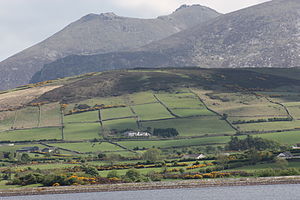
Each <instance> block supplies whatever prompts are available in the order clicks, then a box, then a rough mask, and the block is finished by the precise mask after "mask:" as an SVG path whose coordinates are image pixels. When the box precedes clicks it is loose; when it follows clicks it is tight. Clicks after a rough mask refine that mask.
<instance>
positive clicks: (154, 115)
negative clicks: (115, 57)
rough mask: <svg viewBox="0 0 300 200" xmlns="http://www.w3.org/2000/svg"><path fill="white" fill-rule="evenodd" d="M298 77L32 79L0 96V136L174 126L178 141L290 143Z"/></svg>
mask: <svg viewBox="0 0 300 200" xmlns="http://www.w3.org/2000/svg"><path fill="white" fill-rule="evenodd" d="M280 74H284V75H283V76H282V75H280ZM299 74H300V70H299V69H285V70H284V69H261V70H260V69H198V68H187V69H180V68H178V69H176V68H173V69H146V70H129V71H125V70H123V71H112V72H103V73H90V74H85V75H82V76H77V77H69V78H64V79H58V80H53V81H47V82H43V83H38V84H31V85H27V86H24V87H20V88H16V89H14V90H10V91H6V92H3V93H2V94H0V102H1V107H0V109H1V112H0V120H1V126H0V131H1V133H0V140H1V141H25V140H26V141H28V140H35V141H39V140H50V141H57V140H61V139H64V140H66V141H77V142H80V141H87V140H93V139H95V138H99V139H101V138H102V139H103V138H104V139H106V138H112V139H114V138H115V139H117V140H120V139H121V140H122V138H123V137H122V136H121V134H122V132H124V131H125V130H126V129H132V130H145V129H151V130H153V129H154V128H176V129H177V130H178V131H179V136H178V138H175V139H176V140H179V139H180V140H181V139H182V142H183V143H182V144H181V143H178V145H185V143H186V144H190V143H189V142H191V141H189V140H190V139H189V138H190V137H193V138H198V139H197V140H195V141H194V142H196V143H197V141H198V142H200V143H201V141H202V142H204V141H206V142H204V143H220V144H222V143H224V142H225V141H228V139H229V138H230V137H229V136H230V135H234V134H240V135H243V134H254V135H256V134H260V135H259V136H262V137H266V138H273V137H274V139H276V138H277V139H278V141H279V142H281V143H284V144H285V143H287V144H290V143H295V142H300V141H299V140H298V139H299V138H298V139H296V140H294V139H293V140H291V138H294V137H295V134H296V135H297V134H298V129H299V126H300V121H299V119H300V114H299V113H300V110H299V109H300V103H299V101H300V98H299V95H298V93H299V90H300V87H299V86H300V80H299ZM295 77H296V78H295ZM61 108H63V110H62V111H63V113H62V112H61V111H60V110H61ZM258 108H259V109H258ZM216 124H218V125H217V126H216ZM62 126H63V127H64V128H63V130H64V132H63V133H62V132H61V127H62ZM277 132H279V133H277ZM62 134H63V135H62ZM152 139H155V138H152ZM277 139H276V140H277ZM173 140H174V138H172V139H171V141H173ZM185 140H186V141H185ZM147 141H148V140H147V139H146V140H145V144H143V142H140V143H135V145H139V146H141V147H142V146H143V145H148V142H147ZM184 141H185V142H184ZM162 142H163V141H162ZM121 143H123V142H121ZM133 143H134V142H133ZM196 143H195V145H196ZM126 144H127V143H126V142H124V145H125V146H126ZM170 144H172V145H174V144H173V143H170ZM157 145H159V144H158V143H157ZM162 145H163V143H162ZM167 146H168V145H167ZM130 148H131V147H130Z"/></svg>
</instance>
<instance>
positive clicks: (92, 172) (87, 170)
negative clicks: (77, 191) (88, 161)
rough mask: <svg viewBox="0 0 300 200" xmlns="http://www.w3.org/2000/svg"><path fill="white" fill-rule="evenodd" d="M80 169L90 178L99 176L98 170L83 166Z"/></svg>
mask: <svg viewBox="0 0 300 200" xmlns="http://www.w3.org/2000/svg"><path fill="white" fill-rule="evenodd" d="M81 168H82V170H83V171H84V172H85V173H86V174H89V175H91V176H98V175H99V173H98V170H97V169H96V168H95V167H93V166H89V165H83V166H81Z"/></svg>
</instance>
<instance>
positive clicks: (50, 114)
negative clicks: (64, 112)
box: [39, 103, 61, 127]
mask: <svg viewBox="0 0 300 200" xmlns="http://www.w3.org/2000/svg"><path fill="white" fill-rule="evenodd" d="M60 119H61V116H60V106H59V104H58V103H52V104H47V105H42V106H41V119H40V123H39V126H40V127H44V126H59V125H60Z"/></svg>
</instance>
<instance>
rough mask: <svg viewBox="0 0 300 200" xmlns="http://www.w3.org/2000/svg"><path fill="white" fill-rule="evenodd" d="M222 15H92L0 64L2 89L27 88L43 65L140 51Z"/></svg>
mask: <svg viewBox="0 0 300 200" xmlns="http://www.w3.org/2000/svg"><path fill="white" fill-rule="evenodd" d="M219 15H220V14H219V13H217V12H216V11H214V10H212V9H210V8H207V7H202V6H200V5H194V6H182V7H181V8H179V9H177V10H176V11H175V12H174V13H172V14H171V15H168V16H161V17H158V18H156V19H135V18H126V17H119V16H117V15H115V14H114V13H103V14H100V15H97V14H89V15H87V16H84V17H82V18H81V19H79V20H78V21H76V22H74V23H72V24H70V25H68V26H67V27H66V28H64V29H63V30H61V31H60V32H58V33H56V34H55V35H53V36H51V37H50V38H48V39H46V40H45V41H43V42H41V43H39V44H37V45H35V46H33V47H31V48H28V49H26V50H24V51H22V52H20V53H18V54H16V55H14V56H12V57H10V58H8V59H6V60H5V61H3V62H1V63H0V89H7V88H13V87H15V86H18V85H22V84H26V83H28V81H29V80H30V79H31V77H32V75H33V74H34V73H35V72H37V71H38V70H40V69H41V68H42V67H43V65H44V64H46V63H50V62H52V61H55V60H56V59H59V58H62V57H65V56H68V55H72V54H78V55H89V54H96V53H106V52H113V51H123V50H128V49H133V48H137V47H141V46H143V45H145V44H148V43H150V42H153V41H156V40H159V39H162V38H165V37H167V36H170V35H172V34H174V33H177V32H179V31H181V30H184V29H186V28H190V27H192V26H194V25H196V24H199V23H203V22H205V21H207V20H210V19H212V18H215V17H217V16H219Z"/></svg>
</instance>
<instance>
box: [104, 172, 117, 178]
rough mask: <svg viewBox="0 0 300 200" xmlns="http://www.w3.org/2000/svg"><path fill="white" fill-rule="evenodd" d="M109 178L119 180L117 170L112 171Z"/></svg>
mask: <svg viewBox="0 0 300 200" xmlns="http://www.w3.org/2000/svg"><path fill="white" fill-rule="evenodd" d="M106 177H107V178H119V177H120V176H119V175H118V172H117V171H116V170H112V171H110V172H108V174H107V176H106Z"/></svg>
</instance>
